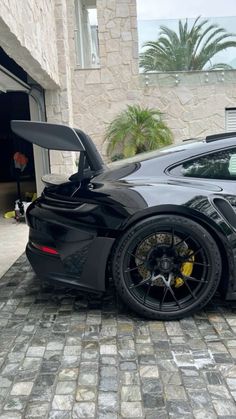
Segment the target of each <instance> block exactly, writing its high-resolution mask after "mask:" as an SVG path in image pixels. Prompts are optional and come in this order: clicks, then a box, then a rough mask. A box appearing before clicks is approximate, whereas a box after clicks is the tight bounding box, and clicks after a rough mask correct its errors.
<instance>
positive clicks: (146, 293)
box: [143, 282, 152, 304]
mask: <svg viewBox="0 0 236 419" xmlns="http://www.w3.org/2000/svg"><path fill="white" fill-rule="evenodd" d="M151 286H152V283H151V282H150V283H149V285H148V288H147V290H146V292H145V295H144V299H143V304H145V303H146V298H147V297H148V295H149V292H150V289H151Z"/></svg>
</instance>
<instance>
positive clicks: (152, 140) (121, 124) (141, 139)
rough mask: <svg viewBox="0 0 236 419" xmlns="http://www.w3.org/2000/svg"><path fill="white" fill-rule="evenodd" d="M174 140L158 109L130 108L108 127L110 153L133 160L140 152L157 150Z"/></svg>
mask: <svg viewBox="0 0 236 419" xmlns="http://www.w3.org/2000/svg"><path fill="white" fill-rule="evenodd" d="M172 139H173V136H172V133H171V131H170V129H169V128H168V127H167V126H166V124H165V123H164V121H163V120H162V114H161V112H160V111H159V110H158V109H153V108H142V107H140V106H139V105H134V106H128V107H127V109H126V110H125V111H123V112H121V113H120V114H119V115H118V116H117V117H116V118H115V119H114V120H113V121H112V122H111V123H110V124H109V126H108V127H107V130H106V134H105V140H106V141H107V142H108V146H107V154H108V155H109V156H110V157H111V158H112V157H113V156H115V157H117V156H119V155H120V156H122V155H123V156H125V157H132V156H134V155H135V154H137V153H140V152H143V151H148V150H155V149H156V148H159V147H162V146H164V145H167V144H171V142H172Z"/></svg>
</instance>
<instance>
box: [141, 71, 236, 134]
mask: <svg viewBox="0 0 236 419" xmlns="http://www.w3.org/2000/svg"><path fill="white" fill-rule="evenodd" d="M140 89H141V96H140V103H141V104H142V105H144V106H150V107H155V108H158V109H160V110H161V112H163V116H164V119H165V121H166V123H167V124H168V126H169V127H170V128H171V129H172V131H173V134H174V138H175V141H176V142H178V141H180V140H182V139H183V138H190V137H191V138H194V137H201V136H205V135H210V134H215V133H220V132H223V131H225V108H227V107H236V70H233V71H227V72H225V73H222V72H221V71H214V72H209V73H208V72H204V71H203V72H201V71H200V72H183V73H181V74H179V75H178V76H177V78H176V77H175V74H159V75H158V74H156V75H155V74H151V75H149V76H144V75H142V76H140Z"/></svg>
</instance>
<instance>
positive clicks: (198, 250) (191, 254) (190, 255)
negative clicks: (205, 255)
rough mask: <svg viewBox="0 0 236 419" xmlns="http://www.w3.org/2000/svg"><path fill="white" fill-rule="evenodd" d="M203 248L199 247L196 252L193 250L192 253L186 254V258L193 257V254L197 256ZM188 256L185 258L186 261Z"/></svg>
mask: <svg viewBox="0 0 236 419" xmlns="http://www.w3.org/2000/svg"><path fill="white" fill-rule="evenodd" d="M202 250H203V249H202V247H199V249H197V250H195V251H194V252H192V253H189V254H188V255H187V256H186V258H187V259H188V258H191V257H193V256H196V255H197V254H198V253H199V252H200V251H202ZM186 258H184V259H183V260H184V261H185V260H186Z"/></svg>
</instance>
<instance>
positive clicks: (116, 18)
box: [0, 0, 236, 190]
mask: <svg viewBox="0 0 236 419" xmlns="http://www.w3.org/2000/svg"><path fill="white" fill-rule="evenodd" d="M157 3H158V2H157ZM95 14H96V16H97V20H96V21H95V22H93V20H94V16H95ZM0 47H1V48H2V49H3V51H4V54H6V55H7V56H8V57H9V59H11V60H14V62H15V63H16V64H17V65H18V66H20V67H21V68H22V69H23V71H24V72H25V74H26V75H27V85H28V86H29V91H28V92H27V94H29V102H30V117H31V119H33V120H45V119H46V120H47V121H48V122H53V123H62V124H69V125H71V126H76V127H78V128H80V129H82V130H84V131H85V132H87V133H88V134H89V135H90V136H91V137H92V139H93V140H94V142H95V143H96V145H97V146H98V148H99V149H100V151H101V152H102V153H103V154H104V153H105V146H104V144H103V141H104V133H105V129H106V126H107V124H108V123H109V122H110V121H111V120H112V119H113V118H114V116H116V115H117V113H118V112H120V111H121V110H123V109H125V107H126V106H127V105H129V104H140V105H143V106H150V107H155V108H159V109H160V110H161V111H162V112H163V117H164V119H165V120H166V122H167V124H168V125H169V127H170V128H171V129H172V130H173V133H174V137H175V140H176V141H179V140H181V139H182V138H186V137H195V136H202V135H206V134H212V133H215V132H220V131H224V129H225V112H226V109H227V108H230V109H232V108H234V107H235V106H236V77H235V71H232V72H229V73H227V75H226V74H224V73H221V72H219V73H218V72H216V73H215V74H214V76H212V74H209V73H206V72H200V73H196V74H195V73H193V74H184V73H182V74H180V75H178V74H169V75H168V74H167V75H166V74H165V75H155V74H151V75H143V74H139V66H138V32H137V11H136V0H34V1H32V0H2V1H1V2H0ZM0 64H1V62H0ZM2 67H4V65H3V66H2ZM8 76H11V74H10V72H9V74H8ZM17 79H18V81H19V79H20V78H19V77H18V76H17ZM20 81H21V80H20ZM3 84H4V83H3V81H2V82H1V72H0V90H2V92H3V94H4V93H5V94H8V92H10V91H13V88H12V86H11V88H9V87H8V85H7V83H6V81H5V85H4V86H2V88H1V85H3ZM32 92H34V95H33V94H32ZM35 92H36V94H35ZM37 92H40V94H39V96H40V98H39V97H37ZM42 102H43V105H42ZM39 108H40V109H39ZM42 108H44V109H43V110H42ZM0 112H1V110H0ZM40 153H41V154H40ZM34 158H35V167H36V177H38V183H37V186H38V190H39V189H40V187H41V186H40V180H39V177H40V175H41V174H42V173H43V172H45V170H46V166H47V164H46V163H45V162H44V159H45V156H43V155H42V151H41V150H37V148H35V149H34ZM75 159H76V157H75V156H74V155H73V153H69V152H56V151H52V152H51V153H50V166H51V171H52V172H54V173H68V174H69V173H72V172H73V170H74V168H75Z"/></svg>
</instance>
